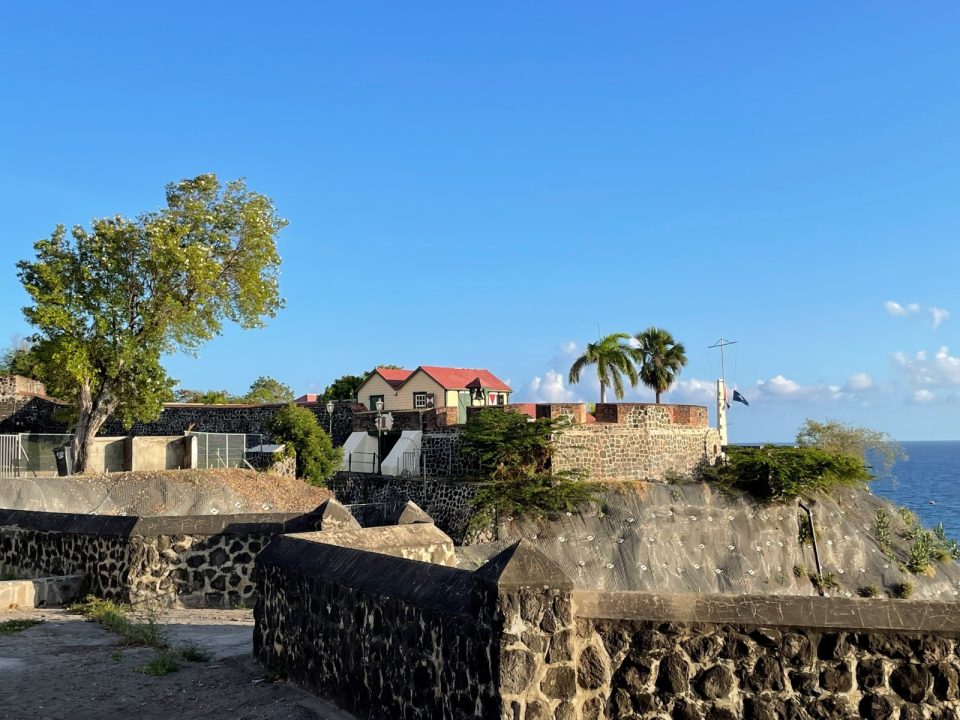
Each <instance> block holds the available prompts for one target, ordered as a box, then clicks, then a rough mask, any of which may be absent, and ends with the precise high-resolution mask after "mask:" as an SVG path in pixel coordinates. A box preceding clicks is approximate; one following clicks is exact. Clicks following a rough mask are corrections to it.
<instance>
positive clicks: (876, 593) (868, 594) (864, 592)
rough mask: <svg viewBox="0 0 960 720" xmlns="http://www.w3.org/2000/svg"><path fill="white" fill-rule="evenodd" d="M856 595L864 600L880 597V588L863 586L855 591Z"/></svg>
mask: <svg viewBox="0 0 960 720" xmlns="http://www.w3.org/2000/svg"><path fill="white" fill-rule="evenodd" d="M857 595H859V596H860V597H865V598H874V597H880V588H879V587H877V586H876V585H864V586H863V587H861V588H858V589H857Z"/></svg>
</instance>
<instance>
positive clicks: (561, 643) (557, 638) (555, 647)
mask: <svg viewBox="0 0 960 720" xmlns="http://www.w3.org/2000/svg"><path fill="white" fill-rule="evenodd" d="M572 659H573V630H561V631H560V632H558V633H554V634H553V636H552V637H551V638H550V648H549V650H547V662H548V663H550V664H551V665H552V664H553V663H557V662H566V661H568V660H572Z"/></svg>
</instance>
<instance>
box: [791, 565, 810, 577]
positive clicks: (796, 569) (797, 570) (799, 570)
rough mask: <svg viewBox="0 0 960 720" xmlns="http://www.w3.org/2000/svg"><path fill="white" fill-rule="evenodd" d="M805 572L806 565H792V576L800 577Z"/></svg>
mask: <svg viewBox="0 0 960 720" xmlns="http://www.w3.org/2000/svg"><path fill="white" fill-rule="evenodd" d="M806 574H807V566H806V565H794V566H793V575H794V577H798V578H802V577H804V576H805V575H806Z"/></svg>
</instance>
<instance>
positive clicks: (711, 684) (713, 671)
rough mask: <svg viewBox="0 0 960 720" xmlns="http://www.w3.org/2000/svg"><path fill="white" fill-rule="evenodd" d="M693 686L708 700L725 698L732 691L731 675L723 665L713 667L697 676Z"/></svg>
mask: <svg viewBox="0 0 960 720" xmlns="http://www.w3.org/2000/svg"><path fill="white" fill-rule="evenodd" d="M694 686H695V687H696V688H697V692H698V693H700V695H701V696H702V697H705V698H706V699H708V700H716V699H718V698H725V697H727V695H729V694H730V691H731V690H732V689H733V673H731V672H730V671H729V670H728V669H727V668H725V667H724V666H723V665H714V666H713V667H710V668H707V669H706V670H704V671H703V672H701V673H700V674H699V675H697V677H696V679H695V680H694Z"/></svg>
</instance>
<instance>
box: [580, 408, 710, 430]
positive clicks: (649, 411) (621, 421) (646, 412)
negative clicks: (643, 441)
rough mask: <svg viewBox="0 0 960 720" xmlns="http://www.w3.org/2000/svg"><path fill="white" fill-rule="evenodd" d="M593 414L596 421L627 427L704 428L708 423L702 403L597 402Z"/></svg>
mask: <svg viewBox="0 0 960 720" xmlns="http://www.w3.org/2000/svg"><path fill="white" fill-rule="evenodd" d="M593 416H594V417H595V418H596V419H597V422H598V423H615V424H617V425H626V426H627V427H648V426H656V427H662V426H664V425H683V426H685V427H691V428H706V427H708V424H709V423H708V416H707V408H706V407H704V406H702V405H672V404H659V405H657V404H654V403H597V405H596V408H595V409H594V411H593Z"/></svg>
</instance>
